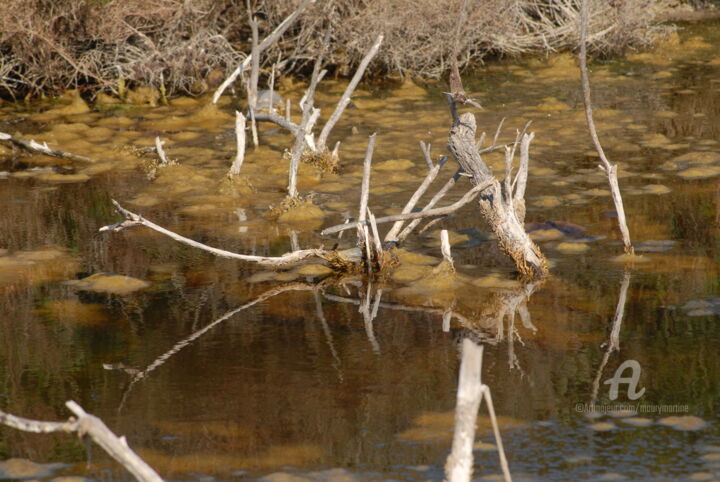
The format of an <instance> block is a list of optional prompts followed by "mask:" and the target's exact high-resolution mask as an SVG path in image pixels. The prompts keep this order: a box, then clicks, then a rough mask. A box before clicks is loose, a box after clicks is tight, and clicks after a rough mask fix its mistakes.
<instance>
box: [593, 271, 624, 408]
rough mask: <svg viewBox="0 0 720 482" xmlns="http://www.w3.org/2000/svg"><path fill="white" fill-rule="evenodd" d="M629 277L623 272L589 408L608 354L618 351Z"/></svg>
mask: <svg viewBox="0 0 720 482" xmlns="http://www.w3.org/2000/svg"><path fill="white" fill-rule="evenodd" d="M630 278H631V275H630V272H629V271H627V270H626V271H625V272H624V273H623V280H622V284H621V285H620V295H619V296H618V302H617V308H615V316H613V321H612V325H611V329H610V335H609V337H608V340H607V341H606V342H605V343H604V345H605V347H606V348H605V354H604V355H603V358H602V361H601V362H600V366H599V367H598V370H597V375H596V376H595V380H593V384H592V395H591V396H590V407H591V410H592V406H593V405H594V404H595V402H596V401H597V399H598V392H599V390H600V379H601V378H602V375H603V370H605V365H607V362H608V360H609V359H610V355H611V354H612V353H613V352H616V351H620V328H622V320H623V315H624V314H625V302H626V301H627V292H628V288H629V287H630Z"/></svg>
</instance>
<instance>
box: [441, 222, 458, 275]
mask: <svg viewBox="0 0 720 482" xmlns="http://www.w3.org/2000/svg"><path fill="white" fill-rule="evenodd" d="M440 252H441V253H442V255H443V258H444V259H445V262H446V263H447V264H449V265H450V266H451V267H453V268H454V267H455V263H454V262H453V258H452V252H451V250H450V237H449V236H448V231H447V229H443V230H442V231H440Z"/></svg>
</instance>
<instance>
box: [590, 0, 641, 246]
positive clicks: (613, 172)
mask: <svg viewBox="0 0 720 482" xmlns="http://www.w3.org/2000/svg"><path fill="white" fill-rule="evenodd" d="M587 30H588V0H582V6H581V10H580V53H579V56H578V57H579V60H580V79H581V82H582V90H583V103H584V105H585V120H586V121H587V125H588V130H589V131H590V137H591V138H592V141H593V145H594V146H595V150H596V151H597V153H598V156H600V160H601V161H602V165H600V166H598V167H599V168H600V170H601V171H603V172H604V173H605V174H606V175H607V178H608V184H609V185H610V193H611V194H612V199H613V203H614V204H615V211H616V212H617V218H618V226H619V227H620V233H621V234H622V238H623V244H624V245H625V253H627V254H630V255H632V254H634V253H635V250H634V248H633V245H632V242H631V241H630V230H629V229H628V227H627V221H626V220H625V208H624V207H623V200H622V196H621V195H620V185H619V183H618V173H617V170H618V167H617V164H610V161H609V160H608V158H607V157H606V156H605V151H604V150H603V148H602V145H601V144H600V139H599V138H598V134H597V130H596V129H595V121H594V120H593V111H592V100H591V96H590V76H589V74H588V68H587Z"/></svg>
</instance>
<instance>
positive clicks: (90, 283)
mask: <svg viewBox="0 0 720 482" xmlns="http://www.w3.org/2000/svg"><path fill="white" fill-rule="evenodd" d="M66 283H67V284H68V285H70V286H74V287H75V288H77V289H80V290H85V291H98V292H103V293H112V294H118V295H124V294H128V293H132V292H134V291H138V290H141V289H144V288H147V287H148V286H150V283H148V282H147V281H143V280H140V279H137V278H131V277H130V276H123V275H118V274H110V273H96V274H93V275H90V276H88V277H87V278H83V279H79V280H73V281H67V282H66Z"/></svg>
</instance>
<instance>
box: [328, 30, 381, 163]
mask: <svg viewBox="0 0 720 482" xmlns="http://www.w3.org/2000/svg"><path fill="white" fill-rule="evenodd" d="M383 38H384V37H383V35H382V34H380V35H378V36H377V38H376V39H375V43H374V44H373V45H372V47H370V50H369V51H368V53H367V54H365V57H363V59H362V61H361V62H360V65H359V66H358V68H357V70H356V71H355V75H353V78H352V80H350V83H349V84H348V86H347V87H346V88H345V92H344V93H343V95H342V97H341V98H340V101H339V102H338V103H337V106H336V107H335V111H334V112H333V113H332V115H331V116H330V118H329V119H328V121H327V123H326V124H325V126H324V127H323V129H322V131H321V132H320V136H319V137H318V142H317V146H318V150H319V151H320V152H322V151H324V150H325V147H326V144H327V138H328V136H329V135H330V132H332V130H333V128H334V127H335V124H337V122H338V120H340V116H342V114H343V112H344V111H345V108H346V107H347V106H348V104H349V103H350V98H351V97H352V93H353V92H354V91H355V89H356V88H357V85H358V83H359V82H360V79H361V78H362V76H363V74H364V73H365V70H366V69H367V66H368V64H369V63H370V61H371V60H372V59H373V57H375V55H376V54H377V52H378V49H379V48H380V45H381V44H382V41H383Z"/></svg>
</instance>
